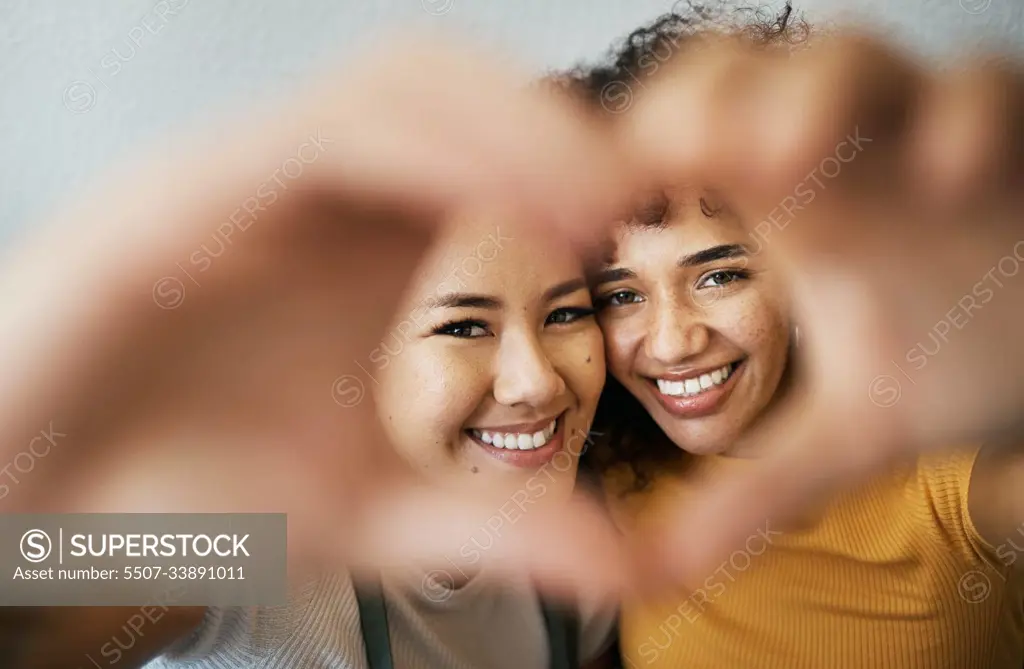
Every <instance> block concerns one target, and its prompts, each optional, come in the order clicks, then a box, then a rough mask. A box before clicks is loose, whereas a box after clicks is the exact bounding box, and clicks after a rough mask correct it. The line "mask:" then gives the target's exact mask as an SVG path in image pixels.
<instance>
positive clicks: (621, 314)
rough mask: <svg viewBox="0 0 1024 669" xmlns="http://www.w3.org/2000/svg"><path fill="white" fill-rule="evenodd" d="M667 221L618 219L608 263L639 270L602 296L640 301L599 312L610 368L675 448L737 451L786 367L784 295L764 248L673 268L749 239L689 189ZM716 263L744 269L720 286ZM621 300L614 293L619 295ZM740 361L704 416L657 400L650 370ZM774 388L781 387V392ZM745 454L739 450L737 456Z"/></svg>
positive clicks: (722, 268)
mask: <svg viewBox="0 0 1024 669" xmlns="http://www.w3.org/2000/svg"><path fill="white" fill-rule="evenodd" d="M666 223H667V225H666V226H664V227H663V228H661V229H659V228H656V227H651V226H648V227H640V226H622V228H620V229H619V231H618V234H617V244H616V248H615V254H614V256H615V257H614V262H613V263H612V265H611V266H612V267H616V268H619V267H628V268H630V269H632V270H633V271H634V272H635V273H636V274H637V276H638V278H636V279H632V278H630V279H625V280H620V281H617V282H614V283H606V284H603V285H601V286H599V287H598V289H597V291H596V292H595V297H596V298H597V299H598V300H599V301H601V300H602V299H606V298H607V297H608V296H611V295H613V294H616V293H617V292H618V291H627V293H626V294H635V295H636V296H638V298H639V299H640V301H639V302H629V303H624V304H619V305H608V306H606V307H605V308H604V309H603V310H602V311H601V314H600V318H599V320H600V322H601V327H602V330H603V331H604V333H605V340H606V354H607V360H608V371H609V372H610V373H611V374H612V375H613V376H614V377H615V378H616V379H617V380H618V381H619V382H620V383H622V385H623V386H624V387H625V388H626V389H627V390H629V391H630V392H631V393H632V394H633V395H634V396H635V397H637V399H638V400H639V401H640V403H641V404H642V405H643V406H644V408H645V409H646V410H647V411H648V412H649V413H650V414H651V416H652V417H653V418H654V420H655V421H656V422H657V423H658V425H659V426H660V427H661V428H662V430H664V432H665V433H666V434H667V435H668V437H669V438H670V439H672V441H673V442H674V443H675V444H676V445H677V446H679V447H680V448H682V449H684V450H686V451H689V452H691V453H695V454H711V453H724V454H732V455H740V454H739V453H736V452H735V451H734V449H733V445H734V444H735V442H736V440H737V439H738V438H739V437H740V435H741V434H742V433H743V432H744V431H745V430H747V429H748V428H749V427H750V426H751V425H752V424H753V423H754V422H755V421H756V420H757V419H758V418H759V417H760V416H761V415H762V414H763V413H764V410H765V408H766V407H768V406H769V404H770V403H771V402H772V401H773V400H774V399H775V398H776V394H777V391H780V386H781V383H782V380H783V378H784V373H785V371H786V366H787V361H788V355H789V348H790V332H791V313H790V305H789V300H788V298H787V296H786V293H785V290H784V289H783V286H782V284H781V282H780V280H779V277H778V276H777V275H776V274H774V273H773V272H772V270H771V269H770V267H769V266H768V264H767V262H766V259H765V257H764V256H765V255H766V254H764V253H760V254H758V255H747V256H744V257H740V258H727V259H721V260H716V261H713V262H710V263H708V264H703V265H701V266H699V267H687V268H684V267H680V266H678V260H679V258H681V257H683V256H686V255H690V254H693V253H695V252H697V251H701V250H704V249H708V248H710V247H713V246H718V245H725V244H741V245H742V244H745V245H746V246H748V247H749V248H751V249H752V250H754V251H756V250H757V245H756V244H755V243H754V242H753V240H751V238H750V236H749V234H747V233H746V232H745V231H744V230H743V229H742V227H741V226H740V225H739V224H738V223H737V222H736V220H735V219H733V218H731V217H729V216H728V215H727V214H726V213H720V214H718V215H716V216H714V217H712V218H708V217H707V216H705V215H704V214H703V213H702V212H701V209H700V203H699V199H698V198H697V196H696V195H695V194H692V193H683V194H680V193H677V194H675V197H674V199H673V205H672V207H671V208H670V210H669V216H668V220H667V221H666ZM716 271H726V272H730V271H732V272H736V271H739V272H743V271H745V272H747V273H748V274H749V278H734V279H732V280H731V281H728V282H725V283H724V285H723V284H720V283H716V281H720V278H721V277H723V276H726V275H722V274H719V275H717V276H718V277H719V279H718V280H716V279H711V280H710V283H709V277H711V275H713V274H714V273H715V272H716ZM622 301H623V300H621V299H620V300H619V302H622ZM743 358H745V359H746V362H745V363H744V369H743V370H742V372H741V375H740V376H739V377H738V379H737V383H736V385H735V387H734V388H733V390H732V392H731V394H730V395H729V396H728V397H727V399H726V400H725V402H724V403H723V404H722V405H721V406H720V407H719V409H718V410H717V411H716V412H715V413H713V414H711V415H708V416H703V417H694V418H683V417H680V416H677V415H673V414H671V413H669V412H668V411H667V410H666V409H665V407H663V406H662V405H661V403H660V402H659V401H658V400H657V398H656V392H657V390H656V388H654V387H653V386H652V385H651V383H650V379H651V378H657V377H658V376H659V375H661V374H664V373H667V372H671V371H685V370H691V369H704V368H708V367H717V366H721V365H723V364H727V363H730V362H734V361H736V360H739V359H743ZM779 394H781V392H780V393H779ZM744 455H746V454H744Z"/></svg>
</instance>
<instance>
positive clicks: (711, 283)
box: [697, 269, 747, 288]
mask: <svg viewBox="0 0 1024 669" xmlns="http://www.w3.org/2000/svg"><path fill="white" fill-rule="evenodd" d="M745 278H747V275H746V273H745V272H738V271H736V270H724V269H723V270H718V271H716V272H711V273H710V274H707V275H705V276H704V278H703V279H701V282H700V283H699V284H698V285H697V287H698V288H720V287H722V286H726V285H728V284H730V283H733V282H735V281H739V280H740V279H745Z"/></svg>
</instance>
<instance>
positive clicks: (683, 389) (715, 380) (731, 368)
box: [652, 359, 743, 397]
mask: <svg viewBox="0 0 1024 669" xmlns="http://www.w3.org/2000/svg"><path fill="white" fill-rule="evenodd" d="M742 362H743V360H742V359H741V360H737V361H735V362H730V363H729V364H727V365H722V366H721V367H719V368H717V369H714V370H712V371H710V372H706V373H704V374H695V375H693V376H691V377H689V378H685V379H662V378H656V379H652V380H653V381H654V383H655V384H656V385H657V386H658V392H660V393H661V394H662V395H668V396H669V397H695V396H697V395H700V394H702V393H706V392H708V391H709V390H713V389H714V388H717V387H720V386H723V385H725V383H726V382H727V381H728V380H729V378H730V377H731V376H732V375H733V372H735V371H736V368H737V367H739V366H740V364H742Z"/></svg>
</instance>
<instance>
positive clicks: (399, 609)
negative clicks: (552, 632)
mask: <svg viewBox="0 0 1024 669" xmlns="http://www.w3.org/2000/svg"><path fill="white" fill-rule="evenodd" d="M382 586H383V590H384V600H385V605H386V607H387V614H388V630H389V632H390V634H391V647H392V653H393V655H394V661H395V669H525V668H529V669H534V668H542V667H546V666H548V661H549V660H548V641H547V633H546V630H545V626H544V617H543V614H542V611H541V605H540V599H539V597H538V595H537V593H536V592H535V591H534V589H533V588H532V587H531V586H530V584H529V583H527V582H526V581H525V580H522V581H518V582H503V583H502V584H496V583H493V582H490V583H488V582H484V581H482V580H481V579H479V578H476V579H473V580H472V581H470V582H469V583H468V584H466V585H465V586H463V587H462V588H460V589H458V590H450V589H448V588H445V587H444V586H443V585H442V584H439V583H436V582H434V581H432V580H431V579H429V578H426V577H425V578H422V579H415V578H412V577H409V578H405V579H399V578H395V577H392V578H385V579H384V580H383V581H382ZM579 616H580V634H579V639H580V661H581V662H584V663H585V662H588V661H590V660H592V659H594V658H595V657H597V656H598V655H600V654H601V652H602V651H603V650H604V649H605V648H606V647H607V646H608V644H609V643H610V641H611V637H612V632H613V628H614V623H615V612H614V611H611V610H605V609H603V608H602V609H599V608H598V606H597V605H596V604H591V605H589V606H584V607H582V609H581V610H580V612H579ZM242 667H245V668H249V667H254V668H260V669H278V668H280V669H314V668H315V669H367V666H366V649H365V647H364V645H363V638H362V633H361V631H360V625H359V611H358V605H357V602H356V596H355V590H354V589H353V587H352V580H351V579H350V578H349V577H348V576H347V575H345V574H338V575H329V576H324V577H321V578H319V579H317V580H311V581H306V582H304V583H303V584H301V585H299V586H297V587H295V588H293V591H292V593H291V595H290V602H289V604H288V606H284V607H256V608H210V609H208V610H207V613H206V617H205V619H204V621H203V623H202V624H201V626H200V627H199V628H198V629H197V630H196V631H195V632H194V633H193V634H192V635H191V636H190V637H189V638H186V639H183V640H182V641H181V642H179V643H178V644H177V645H176V646H174V647H173V648H171V649H168V651H166V652H165V653H164V654H163V655H162V656H160V657H158V658H156V659H154V660H152V661H151V662H150V663H149V664H147V665H146V669H186V668H188V669H236V668H242Z"/></svg>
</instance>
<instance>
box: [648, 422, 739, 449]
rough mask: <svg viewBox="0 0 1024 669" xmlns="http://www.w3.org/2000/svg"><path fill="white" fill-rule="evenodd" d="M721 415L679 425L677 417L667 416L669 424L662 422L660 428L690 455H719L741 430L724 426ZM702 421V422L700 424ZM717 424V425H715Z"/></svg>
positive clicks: (730, 446)
mask: <svg viewBox="0 0 1024 669" xmlns="http://www.w3.org/2000/svg"><path fill="white" fill-rule="evenodd" d="M723 418H724V417H723V416H716V417H715V418H714V419H711V420H708V419H695V420H692V421H686V422H687V423H688V424H686V425H680V421H679V419H677V418H669V421H668V422H669V424H667V425H666V424H665V423H662V424H661V429H662V430H663V431H664V432H665V434H666V435H667V436H668V438H669V439H671V440H672V443H674V444H675V445H676V446H678V447H679V448H681V449H682V450H684V451H686V452H687V453H690V454H692V455H721V454H723V453H727V452H728V451H729V450H730V449H731V448H732V447H733V446H734V445H735V444H736V442H737V441H738V440H739V437H740V434H741V432H738V431H736V430H735V429H733V428H731V427H724V426H722V425H721V423H722V422H729V423H732V424H733V425H735V423H734V422H732V421H727V420H725V421H724V420H722V419H723ZM700 423H703V424H700ZM716 424H717V425H716Z"/></svg>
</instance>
